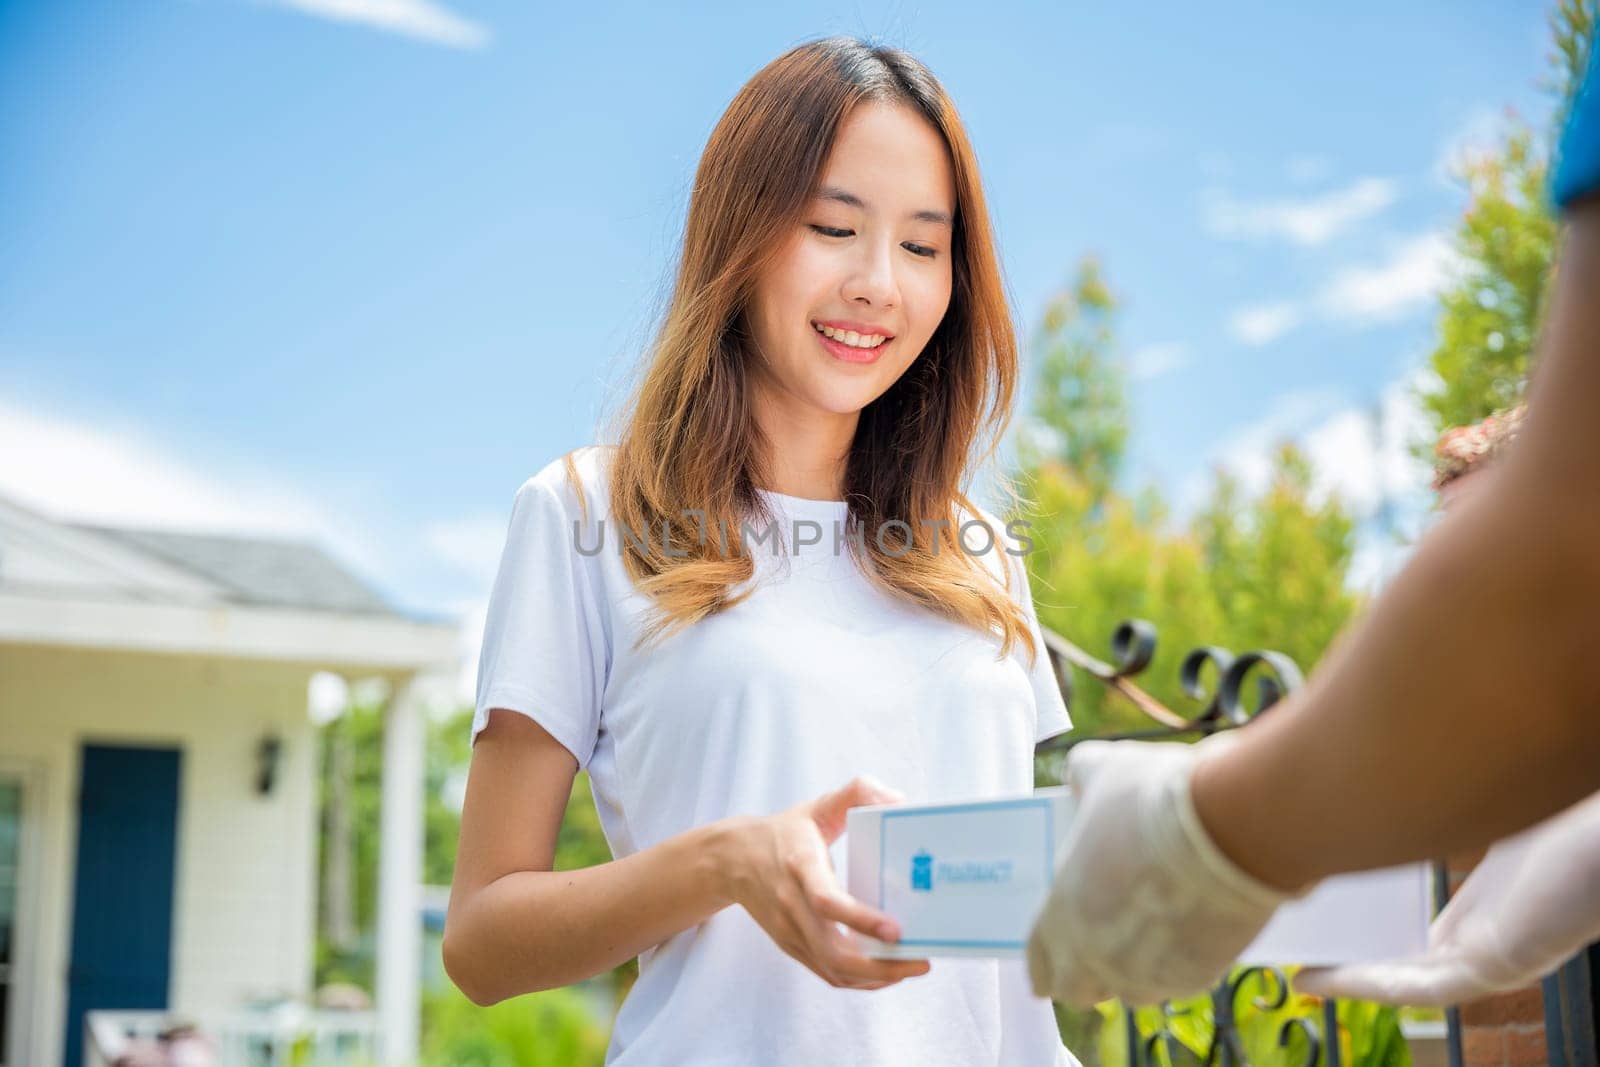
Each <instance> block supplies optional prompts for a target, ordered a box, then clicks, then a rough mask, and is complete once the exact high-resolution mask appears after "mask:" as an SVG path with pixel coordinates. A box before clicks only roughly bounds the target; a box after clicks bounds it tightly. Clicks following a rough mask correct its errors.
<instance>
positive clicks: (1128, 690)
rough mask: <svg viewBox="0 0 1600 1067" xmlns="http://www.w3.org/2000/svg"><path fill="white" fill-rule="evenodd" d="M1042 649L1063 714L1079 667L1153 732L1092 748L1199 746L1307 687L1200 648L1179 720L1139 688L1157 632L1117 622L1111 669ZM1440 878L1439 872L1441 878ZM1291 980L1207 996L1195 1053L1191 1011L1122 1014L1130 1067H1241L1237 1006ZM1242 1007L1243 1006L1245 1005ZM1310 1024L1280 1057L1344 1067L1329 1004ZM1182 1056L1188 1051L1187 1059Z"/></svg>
mask: <svg viewBox="0 0 1600 1067" xmlns="http://www.w3.org/2000/svg"><path fill="white" fill-rule="evenodd" d="M1044 638H1045V646H1046V648H1047V650H1048V652H1049V655H1050V660H1051V665H1052V666H1053V667H1054V669H1055V674H1056V678H1057V679H1058V680H1059V682H1060V684H1061V688H1062V693H1063V695H1064V696H1065V697H1066V698H1067V702H1068V705H1069V706H1070V705H1071V703H1072V687H1073V678H1072V670H1071V668H1074V667H1076V668H1077V669H1078V670H1080V671H1082V672H1084V673H1085V674H1086V675H1088V676H1089V677H1090V678H1091V679H1093V680H1094V681H1096V682H1097V683H1099V684H1101V685H1103V686H1105V687H1106V688H1107V689H1108V690H1110V691H1111V692H1114V693H1116V694H1118V695H1119V696H1120V697H1121V698H1123V699H1125V700H1127V701H1129V702H1130V703H1131V704H1133V706H1134V707H1136V708H1138V709H1139V711H1141V712H1142V713H1143V714H1144V715H1145V716H1146V717H1147V718H1149V719H1151V720H1153V722H1154V723H1155V725H1154V726H1152V727H1151V728H1149V729H1141V730H1128V731H1120V732H1117V733H1111V734H1101V735H1098V736H1096V737H1095V740H1146V741H1151V740H1163V739H1169V738H1170V739H1177V738H1180V737H1185V736H1205V735H1208V734H1212V733H1218V732H1221V731H1223V730H1231V729H1238V728H1241V727H1243V726H1245V725H1246V724H1248V723H1249V722H1250V721H1251V720H1252V719H1254V718H1255V717H1256V716H1258V715H1260V714H1262V713H1263V712H1265V711H1267V710H1268V709H1269V708H1271V707H1272V706H1273V705H1274V704H1276V703H1277V702H1278V701H1279V700H1281V699H1282V698H1283V697H1284V696H1285V695H1286V694H1288V693H1290V692H1292V691H1293V690H1295V689H1297V688H1299V687H1300V686H1301V685H1302V684H1303V683H1304V677H1303V676H1302V674H1301V672H1300V668H1299V667H1298V666H1297V665H1296V664H1295V662H1294V661H1293V660H1292V659H1290V658H1289V657H1288V656H1286V655H1284V654H1283V653H1281V652H1274V651H1270V650H1261V651H1252V652H1244V653H1240V654H1235V653H1234V652H1232V651H1230V650H1228V649H1225V648H1221V647H1219V646H1216V645H1202V646H1201V647H1199V648H1196V649H1194V650H1193V651H1191V652H1190V653H1189V654H1188V655H1187V656H1185V657H1184V659H1183V661H1182V663H1181V664H1180V666H1179V668H1178V675H1179V677H1178V682H1179V685H1180V687H1181V688H1182V690H1183V692H1184V694H1185V695H1186V696H1187V697H1189V698H1190V699H1191V700H1193V701H1194V702H1195V704H1196V705H1197V707H1198V710H1197V711H1196V712H1194V713H1193V714H1190V715H1183V714H1180V713H1179V712H1176V711H1174V710H1172V709H1171V708H1169V707H1167V706H1166V705H1165V704H1163V703H1162V702H1161V701H1159V700H1157V699H1156V698H1155V697H1154V696H1152V695H1151V694H1150V693H1149V692H1148V691H1146V690H1145V689H1144V688H1143V687H1142V686H1140V685H1139V683H1138V682H1137V681H1136V678H1137V676H1138V675H1139V674H1141V673H1142V672H1143V671H1144V670H1145V669H1146V668H1148V667H1149V666H1150V664H1151V662H1152V661H1153V660H1154V659H1155V652H1156V639H1157V634H1156V628H1155V626H1154V625H1152V624H1151V623H1149V622H1145V621H1143V620H1139V619H1134V620H1129V621H1126V622H1123V623H1122V624H1121V625H1119V626H1118V627H1117V628H1116V630H1115V631H1114V632H1113V633H1112V635H1111V660H1110V662H1106V661H1104V660H1101V659H1099V658H1097V657H1095V656H1092V655H1090V654H1089V653H1087V652H1085V651H1084V650H1083V649H1082V648H1080V647H1078V646H1077V645H1075V644H1073V643H1072V642H1071V641H1068V640H1067V639H1066V638H1064V637H1062V636H1061V635H1060V634H1057V633H1054V632H1052V631H1050V630H1045V631H1044ZM1084 740H1088V738H1086V737H1073V736H1062V737H1057V738H1051V739H1050V740H1047V741H1044V742H1042V743H1041V744H1040V745H1039V746H1038V747H1037V749H1036V750H1035V751H1036V756H1037V757H1039V759H1040V760H1041V761H1042V763H1043V765H1044V766H1045V767H1046V769H1047V772H1048V773H1051V774H1052V775H1053V776H1054V777H1055V778H1056V779H1057V780H1058V781H1059V779H1060V769H1059V768H1060V763H1061V762H1064V760H1065V755H1066V753H1067V752H1068V751H1069V750H1070V749H1071V748H1072V747H1073V746H1074V745H1076V744H1078V743H1079V742H1081V741H1084ZM1440 870H1442V867H1441V868H1440ZM1440 885H1441V883H1440V881H1439V879H1438V878H1437V877H1436V878H1435V899H1436V901H1438V900H1440V899H1441V898H1440V897H1439V895H1438V894H1439V890H1440ZM1289 996H1290V989H1289V979H1288V977H1287V975H1285V973H1284V972H1283V971H1281V970H1279V969H1277V968H1273V967H1259V966H1254V967H1243V968H1239V969H1236V970H1235V971H1234V972H1233V973H1231V974H1230V975H1228V976H1227V977H1226V978H1224V980H1223V981H1222V982H1221V983H1220V984H1218V985H1217V987H1216V988H1215V989H1213V990H1211V992H1210V997H1209V999H1210V1007H1211V1026H1210V1027H1209V1039H1208V1041H1207V1047H1206V1048H1205V1049H1204V1050H1203V1051H1202V1050H1199V1049H1195V1048H1192V1047H1190V1046H1189V1045H1188V1044H1186V1043H1185V1042H1184V1041H1183V1040H1182V1039H1181V1038H1180V1037H1179V1035H1178V1033H1177V1032H1176V1029H1175V1026H1176V1025H1177V1024H1179V1023H1181V1021H1182V1019H1183V1016H1184V1015H1185V1014H1186V1013H1187V1012H1188V1010H1189V1009H1186V1008H1182V1007H1178V1006H1174V1005H1173V1004H1172V1003H1171V1002H1167V1003H1163V1004H1162V1005H1161V1006H1160V1016H1159V1020H1160V1021H1159V1022H1158V1023H1157V1024H1156V1025H1155V1026H1154V1027H1153V1028H1149V1029H1146V1028H1144V1027H1141V1025H1140V1022H1139V1020H1138V1017H1137V1013H1136V1012H1135V1011H1134V1010H1133V1008H1132V1007H1131V1006H1129V1005H1123V1010H1122V1013H1121V1014H1122V1020H1123V1027H1124V1034H1123V1038H1124V1041H1125V1049H1126V1056H1127V1063H1128V1065H1129V1067H1144V1065H1152V1067H1154V1065H1157V1064H1160V1063H1161V1062H1162V1061H1163V1060H1165V1063H1166V1064H1168V1065H1176V1064H1178V1063H1180V1062H1182V1059H1183V1057H1184V1056H1189V1057H1193V1058H1195V1059H1197V1060H1198V1061H1199V1062H1201V1063H1203V1064H1205V1065H1206V1067H1246V1065H1247V1064H1248V1062H1249V1061H1248V1059H1247V1057H1246V1055H1245V1048H1244V1041H1243V1037H1242V1034H1241V1030H1240V1027H1239V1019H1240V1008H1241V1003H1242V1002H1243V1003H1247V1004H1248V1005H1249V1006H1250V1007H1252V1008H1253V1009H1256V1010H1258V1011H1276V1010H1278V1009H1282V1008H1284V1007H1285V1006H1286V1005H1287V1004H1288V1002H1289ZM1246 997H1248V998H1249V1000H1248V1001H1244V998H1246ZM1319 1007H1320V1011H1317V1012H1316V1013H1314V1014H1310V1013H1308V1014H1306V1015H1294V1014H1291V1015H1290V1016H1289V1017H1287V1018H1284V1019H1283V1020H1282V1021H1281V1022H1280V1023H1279V1024H1278V1032H1277V1035H1276V1042H1277V1047H1278V1048H1280V1049H1284V1050H1285V1051H1286V1053H1287V1052H1288V1050H1290V1048H1291V1045H1295V1046H1298V1047H1303V1049H1304V1053H1303V1056H1304V1059H1303V1062H1304V1064H1306V1065H1307V1067H1315V1065H1317V1064H1325V1065H1326V1067H1342V1065H1341V1059H1342V1055H1341V1051H1340V1047H1339V1015H1338V1012H1339V1004H1338V1002H1337V1001H1335V1000H1332V999H1327V1000H1322V1001H1321V1002H1320V1005H1319ZM1448 1024H1449V1030H1448V1033H1449V1038H1448V1040H1449V1046H1448V1047H1449V1062H1450V1067H1461V1064H1462V1059H1461V1041H1460V1022H1459V1017H1458V1016H1457V1015H1455V1014H1454V1013H1451V1015H1450V1017H1449V1019H1448ZM1185 1050H1187V1051H1185Z"/></svg>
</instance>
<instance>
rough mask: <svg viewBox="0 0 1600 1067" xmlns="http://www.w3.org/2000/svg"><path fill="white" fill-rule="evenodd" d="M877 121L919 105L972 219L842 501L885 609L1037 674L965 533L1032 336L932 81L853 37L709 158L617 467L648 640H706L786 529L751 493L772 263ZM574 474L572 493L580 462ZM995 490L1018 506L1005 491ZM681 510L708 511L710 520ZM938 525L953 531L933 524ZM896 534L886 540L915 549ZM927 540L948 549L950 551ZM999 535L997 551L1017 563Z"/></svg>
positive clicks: (721, 137)
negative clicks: (757, 365) (1020, 338)
mask: <svg viewBox="0 0 1600 1067" xmlns="http://www.w3.org/2000/svg"><path fill="white" fill-rule="evenodd" d="M863 103H888V104H896V105H902V106H906V107H910V108H912V109H914V110H915V111H916V112H917V113H919V114H920V115H922V116H923V117H924V118H926V119H927V121H928V122H929V123H931V124H932V125H933V127H934V128H935V129H937V130H938V131H939V132H940V133H941V134H942V135H943V137H944V140H945V143H946V145H947V146H948V148H949V151H950V157H951V162H952V166H953V170H954V176H955V189H956V220H955V236H954V243H953V245H952V251H951V257H952V288H951V297H950V304H949V308H948V310H947V311H946V313H945V316H944V319H943V320H942V321H941V322H940V324H939V327H938V329H937V330H936V331H935V332H934V334H933V336H932V338H931V339H930V340H929V341H928V344H927V347H926V348H925V349H924V350H923V351H922V353H921V354H920V355H919V356H918V357H917V358H916V359H915V360H914V361H913V362H912V364H911V366H910V367H909V368H908V369H907V370H906V372H905V373H904V374H903V375H902V376H901V377H900V378H899V380H897V381H896V382H895V383H894V384H893V385H892V386H891V387H890V388H889V389H888V390H886V391H885V392H884V394H883V395H882V396H880V397H878V398H877V399H876V400H874V401H873V402H872V403H871V404H869V405H867V406H866V407H865V408H864V409H862V411H861V415H860V420H859V423H858V425H857V428H856V433H855V438H854V441H853V442H852V444H851V448H850V453H849V456H848V458H847V460H846V470H845V478H844V485H845V500H846V502H847V503H848V505H849V511H850V516H851V519H852V520H853V521H854V522H857V523H859V524H860V528H861V529H864V530H865V531H868V532H869V533H870V535H869V536H864V537H861V538H859V540H858V539H854V538H851V539H848V540H847V543H849V544H850V551H851V554H852V555H853V556H854V557H855V558H856V560H857V562H858V563H859V564H861V565H862V571H863V573H864V574H865V575H866V576H867V577H868V578H869V580H871V581H872V582H874V583H875V584H876V585H878V586H879V587H880V588H882V589H883V590H884V591H886V592H888V593H890V594H891V595H893V596H896V597H899V598H901V599H903V600H906V601H909V602H911V603H913V604H917V605H920V606H923V607H926V608H929V609H931V610H933V611H936V612H938V613H940V614H942V615H944V616H946V617H948V618H950V619H953V620H956V621H958V622H961V623H963V624H967V625H971V626H973V627H976V628H978V629H980V630H982V631H984V632H986V633H990V634H995V633H998V634H999V636H1000V637H1001V638H1002V643H1001V647H1000V655H1001V656H1002V657H1003V656H1005V655H1007V654H1009V652H1010V651H1011V649H1012V643H1013V642H1014V641H1017V640H1020V641H1022V642H1023V644H1024V645H1026V646H1027V647H1028V649H1029V651H1030V657H1031V656H1034V655H1037V654H1038V650H1037V649H1035V648H1034V647H1033V641H1032V639H1031V637H1030V635H1029V633H1028V628H1027V622H1026V619H1025V618H1024V616H1023V615H1022V614H1021V611H1020V610H1019V608H1018V605H1017V603H1016V601H1015V600H1013V599H1012V598H1011V596H1010V595H1009V590H1010V588H1011V584H1012V583H1011V575H1010V569H1009V567H1003V568H1002V573H1003V574H1004V575H1005V579H1004V586H1003V587H1001V586H1000V585H997V583H996V582H995V581H994V578H993V576H992V575H991V574H989V572H988V571H987V570H986V569H985V568H984V567H983V566H982V564H981V563H979V562H978V561H977V560H976V558H975V557H973V556H970V555H969V554H968V553H967V552H966V551H962V550H961V546H960V544H959V543H958V540H957V539H958V537H959V536H960V533H959V527H958V525H957V522H958V520H959V521H970V520H972V519H977V518H979V517H980V515H979V510H978V508H977V507H975V506H974V505H973V503H972V501H970V500H969V499H968V498H967V496H966V494H965V492H964V491H963V489H962V485H963V482H964V481H965V479H966V476H967V474H968V471H969V470H971V469H972V468H974V467H975V466H979V465H981V464H982V463H984V462H986V461H987V460H988V459H989V458H990V457H991V456H992V455H993V454H994V452H995V450H996V448H997V447H998V446H999V443H1000V440H1001V437H1002V435H1003V434H1004V432H1005V429H1006V426H1007V424H1008V423H1009V421H1010V419H1011V409H1012V401H1013V397H1014V395H1015V390H1016V378H1017V344H1016V337H1015V334H1014V331H1013V327H1012V321H1011V315H1010V308H1009V305H1008V303H1007V301H1006V298H1005V293H1004V287H1003V283H1002V278H1001V274H1000V267H999V263H998V261H997V258H996V255H995V250H994V241H993V235H992V233H991V230H990V224H989V215H988V208H987V206H986V204H985V203H984V198H983V191H982V188H981V185H980V182H979V176H978V165H977V160H976V158H975V156H974V154H973V151H972V146H971V145H970V144H969V142H968V141H967V135H966V131H965V129H964V128H963V126H962V124H961V120H960V117H959V116H958V115H957V113H956V109H955V106H954V105H953V104H952V103H951V101H950V98H949V97H948V96H947V95H946V93H945V91H944V88H943V87H942V86H941V85H940V84H939V82H938V81H937V80H936V79H935V78H934V76H933V74H932V73H931V72H930V71H929V70H928V68H927V67H925V66H924V65H923V64H922V63H921V62H920V61H918V60H917V59H916V58H915V57H913V56H911V55H909V54H908V53H906V52H904V51H901V50H899V49H895V48H888V47H878V48H874V47H871V46H869V45H867V44H865V43H863V42H861V41H858V40H856V39H854V38H850V37H830V38H826V39H822V40H814V41H809V42H807V43H805V44H802V45H800V46H798V47H796V48H794V49H792V50H790V51H789V52H786V53H784V54H783V55H782V56H780V57H778V58H777V59H775V60H773V61H772V62H771V63H769V64H767V66H765V67H764V68H762V69H761V71H759V72H758V73H757V74H756V75H755V76H754V77H753V78H751V79H750V81H749V82H748V83H746V85H745V86H744V87H743V88H742V89H741V90H740V91H739V93H738V95H737V96H735V97H734V99H733V102H732V103H731V104H729V106H728V109H727V111H726V112H725V113H724V114H723V116H722V119H721V120H720V121H719V122H718V123H717V126H716V129H715V130H714V131H713V132H712V134H711V138H710V141H709V142H708V143H707V145H706V149H705V152H704V154H703V155H702V156H701V158H700V165H699V169H698V170H697V172H696V174H695V181H694V188H693V192H692V194H691V197H690V203H689V212H688V220H687V223H686V225H685V229H684V239H683V251H682V258H681V260H680V262H679V264H678V270H677V278H676V282H675V285H674V287H673V291H672V296H671V298H670V301H669V302H668V304H667V308H666V313H665V316H664V319H663V321H662V324H661V326H660V329H659V332H658V333H657V335H656V337H655V340H654V342H653V344H652V345H651V348H650V350H649V352H648V359H647V364H646V366H645V368H644V373H643V375H642V376H641V377H640V379H639V381H638V384H637V385H636V387H635V389H634V392H633V394H632V396H631V397H630V399H629V402H628V404H627V406H626V407H625V408H624V409H622V410H623V416H624V424H623V425H622V427H621V432H620V433H619V434H618V436H617V439H618V444H617V446H616V452H615V455H614V457H613V464H612V468H611V484H610V496H611V515H612V517H613V520H614V522H615V524H616V526H617V528H618V530H617V532H618V535H619V537H620V536H621V531H622V530H624V529H626V530H631V531H636V532H637V531H649V532H650V534H651V535H650V536H648V537H646V538H644V539H643V543H642V544H641V543H639V542H638V541H632V540H630V541H629V543H628V548H627V550H626V551H623V553H622V555H623V557H624V559H625V560H626V566H627V570H628V574H629V576H630V577H631V578H632V579H633V581H634V582H635V584H636V586H637V588H638V589H639V591H640V592H642V593H644V594H646V595H648V596H649V597H650V598H651V599H652V601H653V602H654V608H655V610H656V616H655V618H654V619H653V620H652V622H651V623H650V624H649V625H648V626H647V627H646V628H645V632H644V634H643V635H642V636H641V641H642V640H644V639H646V638H654V637H656V636H661V635H666V634H671V633H673V632H676V631H677V630H679V629H681V628H684V627H687V626H690V625H693V624H694V623H695V622H698V621H699V620H701V619H703V618H705V617H707V616H709V615H711V614H714V613H716V612H718V611H721V610H723V609H725V608H728V607H731V606H733V605H734V604H737V603H738V602H739V601H741V600H743V599H744V598H745V597H746V596H748V595H749V594H750V592H752V591H753V588H747V589H745V591H743V592H741V593H737V594H735V593H734V592H733V591H732V590H733V588H734V587H736V586H741V585H744V584H745V583H747V582H748V580H749V579H750V578H751V577H752V576H753V574H754V568H755V560H754V559H753V557H752V556H751V555H750V554H749V553H747V552H745V551H744V550H743V546H742V544H741V541H740V538H739V537H738V532H739V528H740V523H741V520H744V519H747V518H748V517H750V516H751V515H759V516H765V517H766V518H768V519H771V518H773V517H774V516H772V515H771V513H770V512H769V511H768V510H767V509H766V507H765V502H764V501H763V500H762V499H761V498H760V496H759V495H758V494H757V493H756V492H755V487H756V486H759V485H766V484H769V483H768V482H767V480H766V478H765V476H764V475H765V470H766V460H767V455H768V451H767V449H768V442H767V440H766V439H765V436H764V435H763V434H762V432H761V430H760V427H759V426H758V425H757V422H756V420H755V418H754V417H753V409H752V404H751V397H750V391H749V388H748V383H749V381H750V361H751V360H752V359H758V358H760V356H759V353H758V352H756V351H755V346H754V343H753V341H752V339H751V337H750V335H749V332H748V329H747V327H746V325H745V321H744V311H745V308H746V306H747V304H748V302H749V300H750V297H751V294H752V292H753V289H754V286H755V283H756V280H757V279H758V278H759V277H761V274H762V271H763V270H764V268H765V267H766V266H767V264H768V263H769V262H770V261H771V260H772V258H773V257H774V256H775V255H777V254H778V253H777V252H776V251H774V250H781V249H782V248H783V247H784V246H786V244H787V243H788V240H789V239H790V237H791V235H792V234H793V232H794V230H795V228H796V227H797V226H799V225H800V224H801V223H802V222H803V218H802V215H803V213H804V212H805V211H806V210H807V209H808V208H809V205H810V202H811V199H812V197H813V195H814V194H815V191H816V188H817V186H818V184H819V183H820V181H821V174H822V170H823V167H824V165H825V163H826V161H827V158H828V154H829V151H830V149H831V147H832V145H833V141H834V138H835V136H836V134H837V131H838V130H839V128H840V126H841V125H842V123H843V122H844V120H845V118H846V117H847V116H848V115H849V114H850V112H851V110H852V109H853V108H855V107H856V106H858V105H860V104H863ZM567 471H568V475H569V477H571V478H573V479H574V481H575V482H576V480H577V470H576V467H575V465H574V464H573V463H572V460H571V457H570V455H569V456H568V458H567ZM998 484H999V486H1000V488H1001V489H1002V491H1003V492H1005V493H1007V494H1008V495H1011V496H1013V497H1014V495H1015V491H1014V488H1013V486H1012V485H1011V483H1010V482H1009V480H1008V479H1006V478H1005V477H1001V478H1000V479H999V481H998ZM579 498H580V500H581V499H582V494H581V493H580V494H579ZM958 505H959V506H960V507H961V508H964V509H965V515H964V516H963V515H961V514H960V513H958V512H957V510H956V508H957V506H958ZM685 509H703V511H704V516H705V517H704V520H701V519H700V518H699V517H697V516H694V515H685V514H683V512H684V511H685ZM891 520H900V522H901V523H904V524H906V525H907V526H909V529H910V531H911V533H910V536H909V537H908V536H905V535H904V534H903V533H900V534H899V536H896V537H892V538H888V540H887V542H886V544H880V543H879V542H880V536H883V535H880V534H878V533H876V531H879V530H880V527H882V524H885V523H891ZM940 520H943V521H944V522H945V523H946V525H944V526H938V525H933V524H936V523H938V522H939V521H940ZM924 523H928V524H930V525H924ZM897 527H899V524H898V523H892V524H891V525H889V526H887V527H883V528H884V529H886V530H887V531H888V532H889V533H899V531H898V529H897ZM719 529H725V530H727V531H728V535H729V537H728V543H729V546H730V550H728V551H725V550H724V548H723V547H722V545H721V544H719V543H718V542H719V538H718V536H716V535H712V536H707V531H708V530H709V531H715V530H719ZM930 530H936V531H938V532H937V535H936V536H937V544H936V543H935V539H934V535H931V534H930V532H929V531H930ZM996 533H997V536H996V539H995V541H994V543H993V545H992V547H991V549H990V550H991V551H994V552H1003V551H1004V545H1005V540H1004V537H1003V536H1000V535H999V532H998V531H997V532H996ZM669 545H670V551H669ZM735 549H736V550H735ZM975 550H976V549H974V551H975Z"/></svg>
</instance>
